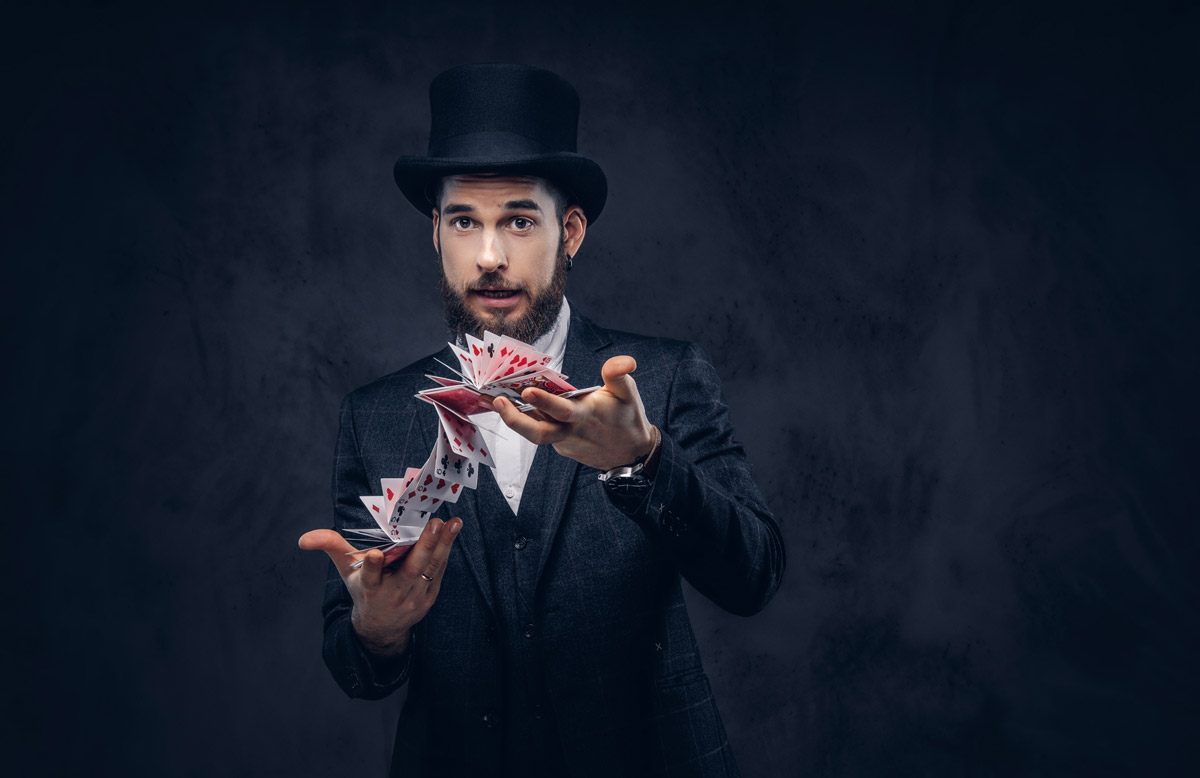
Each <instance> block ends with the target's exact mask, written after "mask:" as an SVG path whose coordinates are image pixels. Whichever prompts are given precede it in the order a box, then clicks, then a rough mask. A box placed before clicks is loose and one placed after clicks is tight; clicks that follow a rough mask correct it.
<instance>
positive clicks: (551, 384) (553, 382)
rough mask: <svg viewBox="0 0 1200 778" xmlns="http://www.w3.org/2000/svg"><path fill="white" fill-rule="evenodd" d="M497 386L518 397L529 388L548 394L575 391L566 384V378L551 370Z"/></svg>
mask: <svg viewBox="0 0 1200 778" xmlns="http://www.w3.org/2000/svg"><path fill="white" fill-rule="evenodd" d="M497 386H500V387H502V388H504V389H507V390H509V391H512V392H516V393H517V395H518V396H519V395H520V394H521V392H523V391H525V390H526V389H528V388H530V387H533V388H535V389H541V390H543V391H546V392H549V393H550V394H566V393H567V392H573V391H575V387H573V386H571V385H570V384H569V383H567V380H566V378H565V377H564V376H563V375H562V374H561V373H556V372H555V371H553V370H542V371H540V372H537V373H533V374H532V375H527V376H524V377H522V378H517V379H514V380H509V381H504V382H500V383H498V384H497Z"/></svg>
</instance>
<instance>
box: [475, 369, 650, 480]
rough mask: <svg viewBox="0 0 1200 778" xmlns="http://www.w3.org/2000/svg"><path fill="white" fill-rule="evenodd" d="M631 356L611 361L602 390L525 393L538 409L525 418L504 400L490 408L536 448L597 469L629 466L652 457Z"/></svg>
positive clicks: (604, 371)
mask: <svg viewBox="0 0 1200 778" xmlns="http://www.w3.org/2000/svg"><path fill="white" fill-rule="evenodd" d="M636 369H637V362H636V361H635V360H634V358H633V357H629V356H620V357H613V358H612V359H610V360H608V361H607V362H605V363H604V367H602V368H601V369H600V375H601V377H602V378H603V379H604V386H603V387H602V388H600V389H597V390H596V391H594V392H591V393H589V394H586V395H584V396H583V397H579V398H576V399H572V400H564V399H563V398H561V397H556V396H554V395H552V394H550V393H549V392H545V391H542V390H541V389H533V388H530V389H526V390H525V391H524V392H523V393H522V394H521V399H523V400H524V401H525V402H527V403H529V404H530V405H532V406H533V407H534V408H536V409H537V411H536V416H535V414H533V413H530V414H523V413H521V412H520V411H518V410H517V409H516V406H514V405H513V404H512V402H511V401H509V400H508V399H507V398H504V397H497V398H496V400H495V401H494V402H493V403H492V408H493V409H494V410H495V411H496V412H497V413H499V414H500V418H501V419H503V420H504V423H505V424H507V425H508V426H509V428H511V429H512V430H514V431H516V432H517V433H519V434H520V435H521V436H522V437H524V438H526V439H527V440H530V441H532V442H534V443H537V444H538V445H542V444H545V443H549V444H550V445H552V446H554V450H555V451H557V452H558V453H560V454H562V455H563V456H565V457H569V458H571V459H574V460H575V461H576V462H582V463H583V464H585V465H588V466H589V467H594V468H596V469H597V470H611V469H612V468H614V467H620V466H621V465H628V464H631V463H632V462H633V461H634V460H636V459H637V458H638V457H642V456H645V455H647V454H649V453H650V450H651V449H652V448H653V446H654V432H653V428H652V427H651V425H650V422H649V420H647V418H646V409H645V408H644V407H643V406H642V397H641V395H640V394H638V390H637V383H636V382H635V381H634V380H633V376H632V375H630V373H632V372H633V371H634V370H636Z"/></svg>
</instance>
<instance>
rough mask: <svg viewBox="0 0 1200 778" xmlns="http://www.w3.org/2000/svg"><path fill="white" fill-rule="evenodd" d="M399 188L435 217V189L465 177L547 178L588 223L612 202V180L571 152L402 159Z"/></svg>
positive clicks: (398, 170) (398, 164)
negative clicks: (508, 175) (447, 180)
mask: <svg viewBox="0 0 1200 778" xmlns="http://www.w3.org/2000/svg"><path fill="white" fill-rule="evenodd" d="M392 173H393V175H394V176H395V178H396V185H397V186H399V187H400V191H401V192H402V193H404V196H405V198H407V199H408V201H409V202H410V203H412V204H413V207H414V208H416V209H417V210H418V211H420V212H421V213H423V214H425V215H426V216H430V217H432V215H433V209H434V206H435V203H433V202H432V193H433V189H434V185H435V184H436V183H437V181H438V180H439V179H441V178H445V177H446V176H454V175H459V174H463V173H511V174H513V175H530V176H536V177H538V178H544V179H546V180H547V181H549V182H551V183H552V184H554V185H555V186H557V187H559V188H560V189H562V190H563V191H564V192H565V193H566V195H567V197H568V199H569V201H570V202H573V203H578V204H579V207H580V208H582V209H583V213H584V215H586V216H587V219H588V222H589V223H591V222H595V221H596V220H597V219H599V218H600V212H601V211H603V210H604V202H605V200H607V199H608V179H607V178H606V177H605V176H604V171H603V170H601V169H600V166H599V165H597V164H596V163H595V162H593V161H592V160H590V159H588V158H587V157H584V156H580V155H579V154H575V153H572V152H569V151H562V152H556V153H551V154H538V155H531V156H526V157H504V158H495V159H487V158H470V159H455V158H436V157H400V159H398V160H396V165H395V167H394V168H393V169H392Z"/></svg>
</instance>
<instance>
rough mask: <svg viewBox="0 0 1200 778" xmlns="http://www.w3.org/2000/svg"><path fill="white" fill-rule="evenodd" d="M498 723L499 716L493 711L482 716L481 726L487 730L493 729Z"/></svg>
mask: <svg viewBox="0 0 1200 778" xmlns="http://www.w3.org/2000/svg"><path fill="white" fill-rule="evenodd" d="M499 723H500V714H499V713H497V712H496V711H494V710H489V711H487V712H485V713H484V714H483V726H485V727H487V728H488V729H492V728H494V727H495V726H496V725H497V724H499Z"/></svg>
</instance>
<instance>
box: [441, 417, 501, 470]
mask: <svg viewBox="0 0 1200 778" xmlns="http://www.w3.org/2000/svg"><path fill="white" fill-rule="evenodd" d="M434 408H436V409H437V412H438V419H439V420H440V421H441V423H442V430H443V431H444V432H445V433H446V440H447V441H448V442H449V444H450V449H451V450H452V451H453V452H454V453H456V454H462V455H463V456H465V457H466V458H467V459H472V460H474V461H476V462H478V463H479V464H481V465H487V466H488V467H495V466H496V464H495V463H494V462H493V461H492V455H491V454H489V453H488V452H487V450H486V449H485V448H484V442H483V436H482V435H480V434H479V429H478V428H477V427H476V426H475V425H474V424H471V423H470V422H469V421H464V420H462V419H460V418H459V417H457V416H455V415H454V414H453V413H451V412H450V411H448V410H446V409H445V408H441V407H439V406H437V405H435V406H434Z"/></svg>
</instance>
